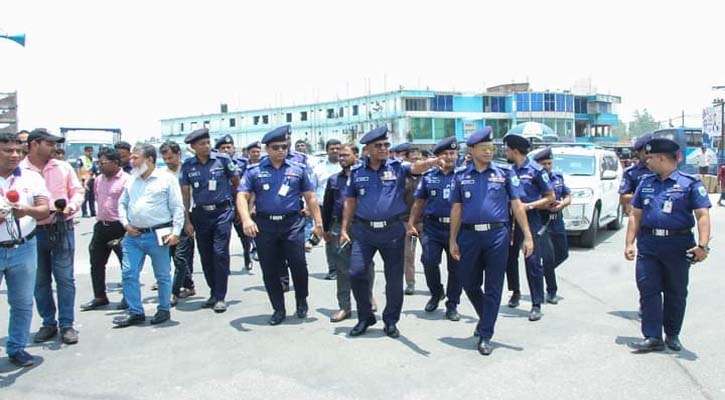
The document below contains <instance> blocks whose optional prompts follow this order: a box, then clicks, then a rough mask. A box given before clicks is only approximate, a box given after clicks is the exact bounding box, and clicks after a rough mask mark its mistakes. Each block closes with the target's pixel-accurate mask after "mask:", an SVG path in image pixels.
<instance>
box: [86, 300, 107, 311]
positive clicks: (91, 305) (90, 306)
mask: <svg viewBox="0 0 725 400" xmlns="http://www.w3.org/2000/svg"><path fill="white" fill-rule="evenodd" d="M108 304H109V302H108V299H93V300H91V301H89V302H88V303H85V304H81V311H91V310H95V309H96V308H101V307H105V306H107V305H108Z"/></svg>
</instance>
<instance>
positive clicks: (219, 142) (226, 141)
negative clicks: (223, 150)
mask: <svg viewBox="0 0 725 400" xmlns="http://www.w3.org/2000/svg"><path fill="white" fill-rule="evenodd" d="M225 144H231V145H232V146H234V138H232V135H224V136H222V137H220V138H219V139H217V141H216V143H215V144H214V148H215V149H219V148H220V147H222V146H223V145H225Z"/></svg>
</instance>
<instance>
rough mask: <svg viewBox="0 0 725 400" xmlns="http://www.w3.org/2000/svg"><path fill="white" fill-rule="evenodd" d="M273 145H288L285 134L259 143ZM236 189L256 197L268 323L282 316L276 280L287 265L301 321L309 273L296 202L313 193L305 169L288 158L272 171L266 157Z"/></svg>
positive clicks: (278, 133) (274, 132)
mask: <svg viewBox="0 0 725 400" xmlns="http://www.w3.org/2000/svg"><path fill="white" fill-rule="evenodd" d="M272 142H286V132H285V131H284V130H280V129H279V128H277V129H274V130H272V131H270V132H269V133H267V134H266V135H265V136H264V137H263V139H262V143H265V144H268V143H272ZM239 191H240V192H242V193H254V195H255V201H254V207H255V210H256V215H255V217H254V220H255V223H256V224H257V227H258V229H259V233H258V234H257V237H256V244H257V251H258V252H259V263H260V265H261V267H262V276H263V280H264V286H265V288H266V289H267V295H268V296H269V300H270V302H271V303H272V308H273V309H274V315H273V316H272V318H271V319H270V321H269V323H270V324H271V325H277V324H279V323H281V322H282V320H283V319H284V318H285V315H286V311H285V302H284V291H283V288H282V282H280V275H281V274H282V270H283V269H286V267H285V264H287V265H288V266H289V268H290V269H291V271H292V280H293V282H294V286H295V299H296V300H297V315H298V317H300V318H304V317H305V316H306V315H307V295H308V271H307V261H306V260H305V248H304V242H305V237H304V225H305V220H304V218H303V217H302V215H301V213H300V212H301V211H302V203H301V201H300V199H301V197H302V195H303V193H305V192H313V191H314V188H313V185H312V181H311V180H310V176H309V173H308V171H307V167H306V166H305V165H303V164H300V163H297V162H295V161H291V160H289V159H287V158H286V159H285V160H284V161H283V163H282V165H281V167H280V168H276V167H275V166H274V165H273V164H272V161H271V160H270V158H269V157H265V158H263V159H262V161H260V163H259V165H257V166H255V167H252V168H250V169H249V170H247V173H246V174H245V175H244V177H243V178H242V181H241V183H240V184H239Z"/></svg>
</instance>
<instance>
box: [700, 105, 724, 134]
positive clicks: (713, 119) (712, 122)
mask: <svg viewBox="0 0 725 400" xmlns="http://www.w3.org/2000/svg"><path fill="white" fill-rule="evenodd" d="M721 112H722V106H719V105H717V106H713V107H707V108H705V109H703V110H702V133H703V136H704V135H707V136H709V137H711V138H713V137H719V136H720V135H722V125H721V124H722V115H720V114H721Z"/></svg>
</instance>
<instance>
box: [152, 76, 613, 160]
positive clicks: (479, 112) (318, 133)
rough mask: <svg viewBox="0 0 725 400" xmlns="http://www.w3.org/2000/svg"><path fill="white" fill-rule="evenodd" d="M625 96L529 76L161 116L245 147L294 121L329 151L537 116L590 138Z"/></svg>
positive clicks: (568, 134)
mask: <svg viewBox="0 0 725 400" xmlns="http://www.w3.org/2000/svg"><path fill="white" fill-rule="evenodd" d="M620 102H621V99H620V98H619V97H618V96H611V95H602V94H590V95H576V94H572V93H570V92H568V91H560V92H550V91H533V90H531V88H530V87H529V84H528V83H516V84H509V85H500V86H495V87H491V88H488V89H487V90H486V92H484V93H478V94H464V93H460V92H441V91H432V90H406V89H402V88H401V89H400V90H397V91H392V92H385V93H378V94H371V95H367V96H361V97H354V98H350V99H344V100H336V101H329V102H323V103H316V104H305V105H300V106H289V107H280V108H267V109H259V110H249V111H232V112H228V111H227V106H226V105H224V104H223V105H222V107H221V112H220V113H217V114H206V115H196V116H188V117H178V118H169V119H163V120H161V136H162V139H172V140H176V141H182V140H183V138H184V136H186V135H187V134H188V133H189V132H191V131H193V130H194V129H197V128H201V127H207V128H209V130H210V131H211V135H212V138H214V139H215V138H217V137H220V136H222V135H225V134H231V135H232V136H233V137H234V139H235V143H236V144H237V145H238V146H242V145H244V144H246V143H251V142H253V141H256V140H259V139H261V137H262V136H263V135H264V133H265V132H267V131H269V130H270V129H272V128H274V127H276V126H279V125H283V124H290V125H291V126H292V140H293V141H296V140H299V139H303V140H307V142H308V143H309V144H310V145H311V146H312V147H313V148H315V149H316V150H323V149H324V143H325V141H326V140H328V139H332V138H337V139H340V140H342V141H350V142H353V141H356V140H357V139H358V138H359V137H360V135H361V134H364V133H365V132H367V131H368V130H370V129H372V128H374V127H377V126H380V125H382V124H387V125H388V127H389V128H391V130H392V131H393V134H392V138H391V139H392V140H393V142H394V143H400V142H404V141H408V142H412V143H416V144H419V145H422V146H425V145H432V144H433V143H435V142H437V141H438V140H440V139H442V138H445V137H448V136H451V135H454V134H455V135H456V137H457V138H458V139H459V140H465V139H466V138H467V137H468V135H470V134H471V133H472V132H474V131H476V130H477V129H479V128H482V127H483V126H490V127H491V128H493V131H494V134H495V137H496V138H501V137H503V135H504V134H506V132H507V131H508V130H509V129H510V128H511V127H512V126H514V125H516V124H518V123H522V122H526V121H537V122H541V123H544V124H546V125H548V126H549V127H550V128H552V129H553V130H554V131H555V132H556V133H557V135H558V136H559V137H560V138H561V140H582V141H590V140H592V137H602V138H604V137H608V136H611V132H612V126H614V125H617V124H618V123H619V118H618V117H617V114H616V110H615V107H616V105H617V104H619V103H620Z"/></svg>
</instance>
